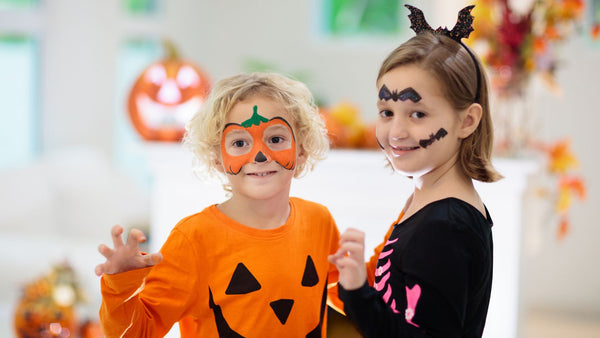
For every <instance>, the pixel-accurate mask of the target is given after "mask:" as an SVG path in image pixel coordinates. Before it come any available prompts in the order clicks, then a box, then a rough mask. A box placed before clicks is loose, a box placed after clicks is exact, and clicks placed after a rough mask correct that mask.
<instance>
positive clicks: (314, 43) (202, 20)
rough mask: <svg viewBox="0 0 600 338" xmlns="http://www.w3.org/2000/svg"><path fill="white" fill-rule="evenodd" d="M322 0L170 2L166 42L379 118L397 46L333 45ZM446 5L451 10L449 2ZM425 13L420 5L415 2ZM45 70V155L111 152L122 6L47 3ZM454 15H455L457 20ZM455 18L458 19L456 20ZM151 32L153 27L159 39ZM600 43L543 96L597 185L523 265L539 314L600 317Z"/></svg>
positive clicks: (576, 58)
mask: <svg viewBox="0 0 600 338" xmlns="http://www.w3.org/2000/svg"><path fill="white" fill-rule="evenodd" d="M316 2H317V1H316V0H315V1H292V0H290V1H281V0H262V1H247V0H225V1H223V0H222V1H195V0H173V1H164V6H165V8H164V14H162V15H160V16H159V18H158V21H159V22H160V25H159V26H155V29H154V30H155V31H156V34H157V35H158V36H162V35H164V36H166V37H169V38H171V39H173V41H174V42H175V43H176V44H177V45H178V46H179V48H180V50H181V54H182V55H183V56H185V57H187V58H189V59H191V60H193V61H195V62H196V63H198V64H199V65H201V66H202V67H203V68H204V69H205V70H206V71H208V73H209V74H211V75H212V77H213V78H220V77H223V76H226V75H231V74H234V73H237V72H239V71H241V70H242V69H243V63H244V61H245V60H247V58H258V59H261V60H264V61H267V62H272V63H274V64H275V65H277V66H278V68H279V70H281V71H284V72H295V71H299V70H305V71H307V72H308V73H309V75H310V79H309V85H310V86H311V89H312V90H313V91H314V92H315V93H317V94H318V95H319V96H322V97H324V98H326V99H327V100H328V102H330V103H336V102H338V101H340V100H344V99H350V100H351V101H352V102H354V103H356V104H358V105H359V106H360V107H362V109H363V114H364V117H365V119H367V120H371V119H373V118H374V102H375V99H374V98H375V96H376V92H375V88H374V81H375V76H376V72H377V70H378V67H379V64H380V62H381V61H382V60H383V58H384V57H385V56H386V55H387V53H388V52H389V51H391V50H392V49H393V48H394V47H395V46H396V44H397V43H400V42H401V41H404V40H405V38H406V37H398V39H397V40H396V41H392V40H378V41H371V42H369V41H364V42H348V41H332V40H328V39H326V38H322V37H319V36H318V34H317V28H316V27H317V23H316V14H315V12H314V10H315V7H316ZM440 2H442V1H440ZM413 3H415V2H413ZM443 4H444V7H443V8H444V10H443V11H441V10H439V11H438V12H436V14H435V15H433V14H432V15H431V16H432V18H435V19H432V20H430V21H432V22H431V24H432V25H434V26H437V25H438V24H436V23H435V22H434V20H436V19H439V20H446V21H444V22H443V23H441V25H452V24H453V22H452V20H454V19H455V14H454V13H456V12H457V11H458V9H460V8H461V7H462V5H463V4H464V3H462V2H461V1H458V0H454V1H453V2H447V1H443ZM45 6H46V9H45V20H44V23H43V25H44V27H45V28H44V29H45V31H44V34H43V35H44V37H45V39H46V40H45V42H46V43H45V45H44V52H45V53H46V54H45V56H44V57H45V59H44V60H45V61H44V62H43V64H42V67H43V68H42V72H43V74H44V79H43V82H42V102H41V107H42V108H43V121H42V122H43V143H44V144H43V146H44V149H45V150H52V149H56V148H61V147H64V146H68V145H73V144H86V145H93V146H98V147H100V148H101V149H104V150H105V151H106V152H107V153H109V152H110V151H111V146H112V144H111V142H112V133H113V131H112V129H111V128H112V118H113V112H112V109H114V108H113V107H114V106H115V102H114V82H115V75H114V73H113V71H114V69H115V68H116V67H115V55H116V50H117V48H118V43H119V42H120V39H121V37H122V36H123V35H122V34H123V31H122V28H123V27H124V23H123V21H122V17H121V15H120V14H119V10H120V8H119V6H120V2H119V1H117V0H105V1H93V2H90V1H83V2H82V1H78V0H53V1H46V2H45ZM447 13H452V15H450V14H447ZM447 18H450V19H447ZM150 31H152V29H151V30H150ZM599 54H600V43H597V44H596V46H595V47H593V46H591V43H589V42H588V41H586V40H585V39H580V40H575V41H573V42H571V43H569V44H568V48H565V50H564V51H563V56H564V60H565V62H563V63H561V67H562V68H561V69H560V71H559V72H558V79H559V83H560V84H561V86H562V88H563V90H564V96H563V97H555V96H552V95H551V94H549V93H548V92H546V91H544V90H540V91H538V97H537V100H536V102H537V104H536V109H537V111H538V112H539V113H540V114H542V116H543V126H542V129H541V134H542V135H541V136H543V137H544V138H547V139H557V138H560V137H563V136H570V137H571V138H572V140H573V143H572V147H573V150H574V151H575V153H576V154H577V155H578V156H579V158H580V161H581V166H582V169H583V174H584V175H585V177H586V179H587V185H588V195H589V196H588V200H587V202H585V203H584V204H581V205H579V204H576V205H575V206H574V207H573V210H572V212H571V215H572V216H571V217H572V233H571V234H570V235H569V237H567V238H566V240H564V241H563V242H557V241H556V240H555V239H554V237H553V232H554V227H555V225H554V224H548V226H547V227H546V228H545V230H544V231H543V232H542V239H543V242H542V246H541V247H540V248H539V250H538V251H536V252H535V253H534V254H530V255H528V256H527V257H525V258H526V260H525V261H524V263H525V264H526V267H527V269H526V270H527V271H526V276H527V281H526V282H527V283H526V285H527V287H526V288H525V289H524V290H523V297H524V299H525V300H526V301H527V302H528V304H531V305H533V306H552V307H556V308H559V309H566V310H569V309H572V310H578V311H580V310H586V311H595V312H596V313H600V268H598V266H599V264H598V259H599V258H600V246H598V245H597V243H595V242H596V241H597V239H598V238H600V226H598V224H597V223H598V222H597V220H598V219H599V216H600V215H599V213H598V208H597V207H596V206H598V205H600V201H599V200H598V195H597V192H598V191H599V186H598V185H599V183H598V179H597V176H596V175H595V174H596V173H598V172H600V163H599V162H600V157H599V156H598V150H597V146H596V144H597V142H596V141H594V139H595V136H596V135H597V134H596V132H597V130H596V128H597V126H598V125H599V123H598V122H600V121H599V117H598V114H599V113H600V112H599V111H598V108H597V105H596V102H597V98H598V79H599V78H600V76H599V75H600V62H598V60H599V58H598V57H599Z"/></svg>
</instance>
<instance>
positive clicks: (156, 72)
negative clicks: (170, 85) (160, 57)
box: [146, 64, 167, 86]
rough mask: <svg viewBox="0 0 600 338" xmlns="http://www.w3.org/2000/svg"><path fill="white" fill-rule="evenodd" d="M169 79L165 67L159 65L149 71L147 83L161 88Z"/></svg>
mask: <svg viewBox="0 0 600 338" xmlns="http://www.w3.org/2000/svg"><path fill="white" fill-rule="evenodd" d="M166 78H167V71H166V70H165V67H163V66H162V65H159V64H155V65H153V66H151V67H150V68H149V69H148V72H146V81H148V82H150V83H153V84H155V85H157V86H160V85H161V84H162V83H163V82H165V79H166Z"/></svg>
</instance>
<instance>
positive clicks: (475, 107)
mask: <svg viewBox="0 0 600 338" xmlns="http://www.w3.org/2000/svg"><path fill="white" fill-rule="evenodd" d="M482 114H483V109H482V107H481V105H480V104H479V103H473V104H471V105H470V106H469V108H467V109H465V110H463V111H462V112H461V113H460V130H459V132H458V137H459V138H461V139H465V138H467V137H469V136H470V135H471V134H473V132H475V130H476V129H477V127H478V126H479V122H480V121H481V115H482Z"/></svg>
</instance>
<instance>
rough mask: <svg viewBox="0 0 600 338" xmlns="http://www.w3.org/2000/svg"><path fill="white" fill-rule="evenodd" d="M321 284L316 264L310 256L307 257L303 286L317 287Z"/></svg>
mask: <svg viewBox="0 0 600 338" xmlns="http://www.w3.org/2000/svg"><path fill="white" fill-rule="evenodd" d="M318 283H319V275H318V274H317V269H315V263H314V262H313V260H312V257H310V255H308V256H306V265H305V266H304V274H303V275H302V286H308V287H310V286H315V285H317V284H318Z"/></svg>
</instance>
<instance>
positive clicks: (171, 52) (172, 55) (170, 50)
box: [162, 38, 179, 60]
mask: <svg viewBox="0 0 600 338" xmlns="http://www.w3.org/2000/svg"><path fill="white" fill-rule="evenodd" d="M162 45H163V48H164V50H165V52H166V53H165V54H166V55H167V59H168V60H174V59H179V52H178V51H177V47H175V44H174V43H173V41H171V39H167V38H165V39H163V41H162Z"/></svg>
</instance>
